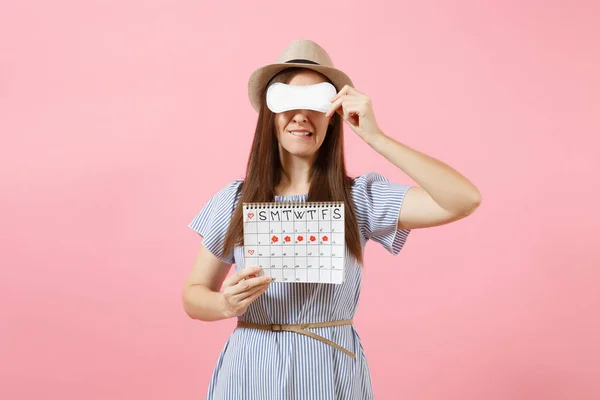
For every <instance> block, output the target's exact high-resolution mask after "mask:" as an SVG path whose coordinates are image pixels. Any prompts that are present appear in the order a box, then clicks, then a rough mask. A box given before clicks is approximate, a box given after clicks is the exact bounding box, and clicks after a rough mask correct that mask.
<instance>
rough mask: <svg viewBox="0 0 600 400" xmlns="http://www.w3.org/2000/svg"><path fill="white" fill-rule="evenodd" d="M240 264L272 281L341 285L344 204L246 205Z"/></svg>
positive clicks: (287, 203)
mask: <svg viewBox="0 0 600 400" xmlns="http://www.w3.org/2000/svg"><path fill="white" fill-rule="evenodd" d="M243 209H244V263H245V266H260V267H261V268H262V269H263V272H264V275H266V276H270V277H271V278H272V279H273V281H274V282H289V283H291V282H319V283H337V284H339V283H342V282H343V281H344V258H345V248H346V243H345V237H344V203H343V202H341V201H340V202H271V203H244V204H243Z"/></svg>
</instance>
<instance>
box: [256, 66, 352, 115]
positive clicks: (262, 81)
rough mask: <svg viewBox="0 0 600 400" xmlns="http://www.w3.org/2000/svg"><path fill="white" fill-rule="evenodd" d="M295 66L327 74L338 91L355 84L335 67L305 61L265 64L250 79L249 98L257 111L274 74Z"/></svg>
mask: <svg viewBox="0 0 600 400" xmlns="http://www.w3.org/2000/svg"><path fill="white" fill-rule="evenodd" d="M295 67H299V68H305V69H310V70H313V71H316V72H319V73H321V74H323V75H325V76H326V77H327V78H328V79H329V80H331V83H332V84H333V86H335V88H336V89H337V90H338V91H340V90H341V89H342V88H343V87H344V86H345V85H349V86H354V85H353V83H352V80H351V79H350V77H349V76H348V75H346V74H345V73H344V72H343V71H340V70H339V69H337V68H333V67H327V66H324V65H318V64H304V63H277V64H269V65H265V66H263V67H261V68H259V69H257V70H256V71H254V72H253V73H252V75H250V79H249V80H248V98H249V99H250V104H252V107H253V108H254V109H255V110H256V111H259V110H260V106H261V95H262V92H263V90H264V89H265V86H266V85H267V83H268V82H269V80H271V78H273V76H275V75H276V74H277V73H279V72H281V71H283V70H284V69H288V68H295Z"/></svg>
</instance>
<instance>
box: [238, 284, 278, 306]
mask: <svg viewBox="0 0 600 400" xmlns="http://www.w3.org/2000/svg"><path fill="white" fill-rule="evenodd" d="M268 288H269V284H268V283H266V284H264V285H260V286H257V287H255V288H252V289H249V290H246V291H245V292H242V293H239V294H236V295H235V296H233V298H234V299H235V300H236V301H238V302H239V301H242V300H244V299H246V298H248V297H250V296H253V295H254V294H256V293H257V292H260V291H265V290H267V289H268Z"/></svg>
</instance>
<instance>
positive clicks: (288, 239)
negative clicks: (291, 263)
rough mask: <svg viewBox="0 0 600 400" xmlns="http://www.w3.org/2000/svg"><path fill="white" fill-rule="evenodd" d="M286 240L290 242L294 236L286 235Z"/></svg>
mask: <svg viewBox="0 0 600 400" xmlns="http://www.w3.org/2000/svg"><path fill="white" fill-rule="evenodd" d="M284 240H285V241H286V242H289V241H290V240H292V238H291V237H289V236H286V237H285V239H284Z"/></svg>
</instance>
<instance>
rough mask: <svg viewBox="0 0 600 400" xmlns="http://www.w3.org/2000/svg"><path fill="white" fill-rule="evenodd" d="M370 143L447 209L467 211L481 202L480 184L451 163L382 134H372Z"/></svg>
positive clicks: (461, 212)
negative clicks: (470, 179) (450, 164)
mask: <svg viewBox="0 0 600 400" xmlns="http://www.w3.org/2000/svg"><path fill="white" fill-rule="evenodd" d="M368 143H369V145H370V146H371V147H372V148H373V149H374V150H375V151H377V152H378V153H379V154H381V155H382V156H384V157H385V158H386V159H387V160H388V161H390V162H391V163H392V164H394V165H395V166H396V167H398V168H400V169H401V170H402V171H404V173H406V174H407V175H408V176H410V177H411V178H412V179H413V180H414V181H415V182H416V183H417V184H419V186H421V187H422V188H423V189H424V190H425V191H426V192H427V193H429V195H430V196H431V198H432V199H433V200H434V201H435V202H436V203H437V204H438V205H439V206H440V207H442V208H444V209H445V210H447V211H449V212H452V213H456V214H464V213H466V212H469V211H470V210H472V209H473V208H476V207H477V206H478V205H479V203H480V202H481V194H480V193H479V190H478V189H477V187H475V186H474V185H473V184H472V183H471V182H469V180H468V179H466V178H465V177H464V176H462V175H461V174H460V173H458V172H457V171H455V170H454V169H453V168H451V167H450V166H449V165H446V164H444V163H443V162H441V161H439V160H436V159H435V158H433V157H430V156H428V155H426V154H423V153H421V152H419V151H417V150H414V149H411V148H410V147H408V146H406V145H404V144H402V143H399V142H398V141H396V140H394V139H392V138H391V137H389V136H386V135H385V134H383V133H380V134H377V135H373V137H372V138H370V140H369V141H368Z"/></svg>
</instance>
